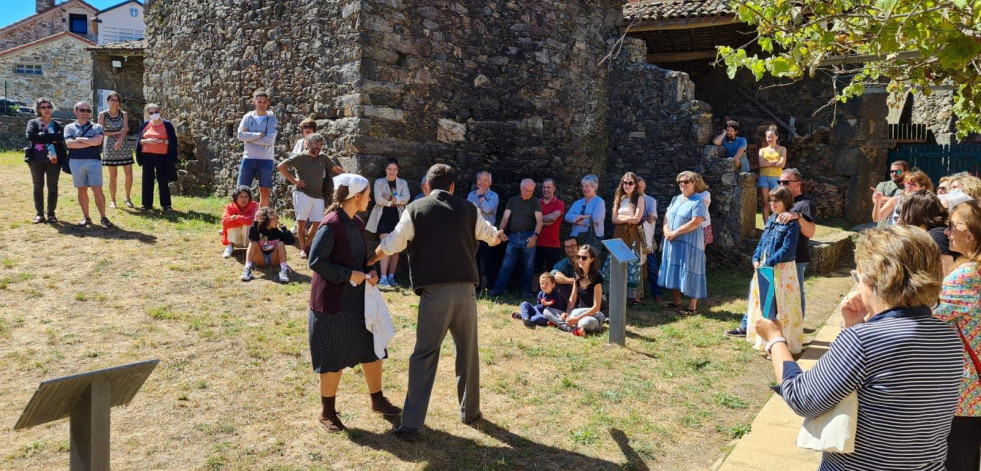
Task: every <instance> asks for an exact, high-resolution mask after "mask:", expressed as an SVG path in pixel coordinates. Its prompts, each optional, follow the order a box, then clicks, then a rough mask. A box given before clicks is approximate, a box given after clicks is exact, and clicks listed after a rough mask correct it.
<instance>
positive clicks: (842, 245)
mask: <svg viewBox="0 0 981 471" xmlns="http://www.w3.org/2000/svg"><path fill="white" fill-rule="evenodd" d="M857 235H858V234H856V233H854V232H851V231H840V232H836V233H834V234H832V235H829V236H824V237H820V238H815V239H811V241H810V246H811V262H810V263H809V264H808V265H807V271H808V272H811V273H814V272H816V273H820V274H821V275H823V276H827V275H830V274H831V273H832V272H834V271H835V269H837V268H838V267H839V266H841V265H844V264H849V263H852V261H853V258H854V255H855V237H856V236H857Z"/></svg>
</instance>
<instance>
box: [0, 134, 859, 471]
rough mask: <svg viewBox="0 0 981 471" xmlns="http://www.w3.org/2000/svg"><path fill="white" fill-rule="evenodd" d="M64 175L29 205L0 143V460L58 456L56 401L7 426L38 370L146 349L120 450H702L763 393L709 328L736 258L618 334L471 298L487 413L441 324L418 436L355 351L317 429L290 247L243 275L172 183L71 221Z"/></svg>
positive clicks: (708, 453) (408, 345)
mask: <svg viewBox="0 0 981 471" xmlns="http://www.w3.org/2000/svg"><path fill="white" fill-rule="evenodd" d="M137 173H139V172H137ZM64 177H67V175H63V178H62V180H61V189H62V190H61V194H62V197H61V201H60V203H59V211H58V214H59V216H60V217H61V218H62V220H63V222H62V223H60V224H59V225H57V226H52V225H38V226H35V225H32V224H30V222H29V221H30V218H31V217H33V211H32V210H33V207H32V203H31V198H30V179H29V174H28V172H27V169H26V168H25V166H24V164H23V163H21V162H20V161H19V159H18V157H17V155H16V154H12V153H6V154H0V201H3V202H4V203H5V205H6V207H7V210H6V211H5V213H6V214H7V217H6V218H5V219H4V222H2V223H0V235H2V237H0V371H3V372H4V373H3V375H4V377H3V381H2V384H0V410H2V411H3V415H2V420H0V435H2V439H0V468H3V469H31V470H34V469H58V468H64V466H65V465H66V463H67V462H68V453H67V450H68V423H67V421H66V420H63V421H59V422H56V423H53V424H48V425H44V426H40V427H36V428H34V429H30V430H26V431H20V432H13V431H12V427H13V424H14V422H15V421H16V420H17V417H18V416H19V414H20V412H21V410H22V408H23V406H24V405H25V404H26V403H27V401H28V400H29V399H30V397H31V394H32V393H33V391H34V388H35V387H36V385H37V383H38V382H40V381H41V380H43V379H47V378H54V377H59V376H63V375H68V374H73V373H78V372H83V371H88V370H92V369H97V368H103V367H109V366H114V365H120V364H125V363H129V362H133V361H138V360H145V359H151V358H159V359H160V360H161V363H160V365H159V366H158V367H157V370H156V371H155V372H154V373H153V375H151V376H150V379H149V380H148V381H147V383H146V385H145V386H144V388H143V390H142V391H141V392H140V394H139V395H137V397H136V399H135V400H134V402H133V403H132V404H131V405H130V406H128V407H123V408H117V409H114V410H113V423H112V427H113V428H112V433H113V439H112V453H113V464H114V466H115V467H116V469H276V470H287V469H388V470H401V469H468V470H469V469H582V470H591V469H671V470H704V469H707V468H709V467H710V466H711V464H712V463H713V462H714V461H715V460H717V459H718V458H719V457H720V456H722V455H723V454H724V453H725V452H726V450H727V444H729V443H730V441H731V440H732V439H733V438H734V437H738V436H740V435H741V434H742V433H745V431H746V430H747V428H748V425H747V424H749V423H750V422H751V421H752V418H753V417H754V415H755V414H756V411H757V410H758V408H759V407H760V406H761V405H762V403H763V402H764V400H765V399H766V398H767V397H769V394H770V393H769V391H768V390H767V389H766V387H765V386H766V385H767V384H768V383H770V381H771V380H772V373H771V371H770V366H769V364H768V363H767V362H765V361H764V360H762V359H761V358H759V356H758V355H757V354H756V353H755V352H754V351H752V350H751V349H750V348H749V346H748V345H747V344H746V343H745V342H740V341H733V340H725V339H723V338H722V336H721V335H720V333H721V332H722V331H723V330H724V329H727V328H730V327H732V325H733V324H734V323H735V322H736V321H738V318H739V315H740V314H739V313H740V312H741V311H742V310H743V309H744V308H745V301H744V300H742V297H743V296H745V292H746V287H747V286H748V282H747V280H748V275H747V274H738V275H733V274H723V273H713V274H712V275H711V276H710V281H709V283H710V286H709V288H710V292H711V293H713V298H712V299H711V300H710V302H709V303H706V304H705V305H704V306H706V307H709V306H711V307H710V308H708V309H705V310H706V312H707V313H706V314H705V315H703V316H697V317H693V318H686V319H680V318H677V317H675V316H673V315H671V314H670V313H667V312H661V311H660V310H658V309H655V308H652V307H651V306H650V305H645V308H644V309H641V310H635V311H631V313H630V315H629V318H628V323H629V327H628V341H627V348H623V349H621V348H610V347H608V346H607V345H606V342H605V338H604V337H598V336H597V337H590V338H586V339H580V338H576V337H573V336H571V335H567V334H562V333H560V332H558V331H557V330H555V329H536V330H534V331H532V330H527V329H525V328H524V327H522V326H520V325H519V323H516V322H515V321H512V320H510V319H509V318H508V314H509V313H510V312H511V311H512V310H513V309H514V306H513V305H508V304H496V303H493V302H489V301H486V300H482V301H481V302H480V306H479V313H480V314H479V315H480V321H479V329H480V330H479V331H480V342H481V346H480V355H481V374H482V388H481V389H482V401H483V404H482V410H483V413H484V416H485V418H486V419H487V420H486V421H485V422H483V423H482V424H481V425H479V426H478V427H476V428H471V427H468V426H465V425H463V424H461V423H459V421H458V415H457V413H456V412H455V411H456V405H455V389H454V387H455V386H454V377H453V361H452V360H453V359H452V357H453V346H452V342H451V341H449V340H448V341H447V342H446V343H444V346H443V350H442V357H443V361H442V362H441V364H440V371H439V376H438V378H437V381H436V386H435V390H434V395H433V398H432V402H431V406H430V414H429V417H428V419H427V424H428V426H429V427H430V428H429V429H428V430H425V431H424V439H423V441H422V442H421V443H419V444H415V445H409V444H404V443H401V442H399V441H396V440H394V439H392V438H390V437H389V436H388V435H387V434H386V432H387V431H388V430H389V429H390V427H391V426H390V424H388V423H387V422H385V421H383V420H382V419H380V418H378V417H376V416H373V415H372V414H369V413H368V409H367V404H368V396H367V393H366V391H365V386H364V381H363V378H361V375H360V372H359V371H357V370H355V371H349V372H347V373H346V374H345V376H344V379H343V381H342V384H341V388H340V394H339V397H338V403H339V404H338V408H339V409H340V410H341V411H342V412H343V417H344V419H345V424H347V425H348V426H349V427H350V428H351V430H350V431H349V432H348V433H345V434H337V435H328V434H326V433H324V432H323V431H322V430H321V429H320V428H319V427H318V426H317V424H316V422H315V421H314V417H315V415H316V413H317V412H318V410H319V400H318V394H317V380H316V376H315V375H314V374H312V373H311V369H310V366H309V357H308V353H307V351H308V348H307V338H306V321H307V314H306V313H307V310H306V307H305V306H306V302H307V298H308V290H309V283H308V281H309V276H310V271H309V269H308V268H306V267H305V266H304V264H302V263H300V261H299V260H292V266H293V267H294V269H295V270H296V272H297V275H298V276H297V277H296V278H297V279H295V280H294V281H293V282H292V283H290V284H286V285H283V284H280V283H277V282H274V281H273V280H274V278H275V273H273V272H268V273H266V274H265V276H262V275H260V276H258V277H257V279H256V280H254V281H252V282H250V283H242V282H240V281H239V280H238V275H239V274H240V272H241V268H242V258H241V255H239V258H238V259H237V260H236V259H230V260H223V259H221V258H220V253H221V246H220V245H219V243H218V238H217V235H216V231H217V229H218V227H219V224H218V222H217V221H218V218H219V215H220V210H221V207H222V206H223V204H224V201H223V200H221V199H216V198H211V199H192V198H180V197H178V198H175V203H174V206H175V207H176V208H177V212H176V213H174V214H172V215H167V216H164V215H162V214H159V213H158V214H150V215H141V214H138V213H130V212H127V211H125V210H122V209H117V210H110V211H111V214H110V217H111V218H112V219H113V221H114V222H115V223H116V224H117V225H118V226H119V228H117V229H114V230H110V231H107V230H105V229H102V228H101V227H92V228H88V229H78V228H76V227H74V225H73V223H74V222H75V221H77V220H78V219H80V211H79V209H78V206H77V203H76V198H75V195H74V189H73V188H72V187H71V181H70V178H64ZM136 188H139V182H137V186H136ZM136 193H139V191H138V190H137V191H136ZM121 199H122V198H120V201H121ZM135 199H136V200H137V201H136V203H137V205H138V206H139V204H140V202H139V196H138V195H137V196H135ZM93 211H94V208H93ZM93 214H95V213H93ZM289 255H290V256H291V257H295V255H296V251H295V250H294V249H290V251H289ZM809 284H810V287H811V292H812V293H815V294H816V295H815V296H812V297H811V300H810V306H811V309H810V311H811V312H812V313H827V312H830V310H831V308H832V307H833V306H834V305H835V304H836V303H837V300H838V298H839V297H840V296H841V295H842V294H844V292H845V291H846V290H847V288H848V283H847V280H845V279H844V278H831V279H812V280H810V281H809ZM386 296H387V298H388V301H389V303H390V306H391V308H392V311H393V315H394V321H395V324H396V328H397V334H396V336H395V338H394V339H393V341H392V344H391V346H390V349H389V353H390V360H388V361H387V362H386V366H385V368H386V373H385V389H386V391H387V394H388V396H389V397H390V398H392V399H393V402H395V403H397V404H399V403H401V401H402V398H403V397H404V393H405V383H406V365H407V358H408V356H409V354H410V352H411V349H412V346H413V342H414V330H413V329H414V327H415V307H416V303H417V297H416V296H414V295H412V294H411V293H408V292H405V291H402V292H399V293H394V292H393V293H388V294H387V295H386ZM824 317H825V316H824V315H812V316H811V318H810V319H808V326H809V327H813V326H815V325H818V324H819V323H820V322H823V319H824Z"/></svg>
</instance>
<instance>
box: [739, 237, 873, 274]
mask: <svg viewBox="0 0 981 471" xmlns="http://www.w3.org/2000/svg"><path fill="white" fill-rule="evenodd" d="M762 232H763V231H761V230H759V229H757V230H756V236H757V238H756V239H743V240H742V244H743V245H742V248H743V251H744V252H745V253H747V254H749V255H750V256H752V255H753V252H754V251H755V250H756V245H757V244H758V243H759V239H758V237H759V236H760V235H762ZM856 237H858V233H857V232H852V231H838V232H834V233H832V234H829V235H823V236H821V237H816V238H814V239H811V241H810V245H811V262H810V263H809V264H808V265H807V274H808V275H811V274H820V275H830V274H831V273H832V272H834V271H835V269H836V268H838V267H839V266H844V265H851V264H852V261H853V259H854V254H855V238H856Z"/></svg>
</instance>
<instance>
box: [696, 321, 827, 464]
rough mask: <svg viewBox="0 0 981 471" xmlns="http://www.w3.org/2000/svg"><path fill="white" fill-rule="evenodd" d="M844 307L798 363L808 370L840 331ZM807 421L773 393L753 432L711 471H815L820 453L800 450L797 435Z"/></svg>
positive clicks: (817, 336) (762, 410) (754, 423)
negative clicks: (797, 444)
mask: <svg viewBox="0 0 981 471" xmlns="http://www.w3.org/2000/svg"><path fill="white" fill-rule="evenodd" d="M841 321H842V317H841V306H840V305H839V307H838V308H837V309H835V312H834V313H833V314H831V316H830V317H828V320H827V321H825V323H824V327H822V328H821V330H819V331H818V333H817V335H815V336H814V340H813V341H811V343H810V346H808V347H807V349H805V350H804V352H803V353H802V354H801V357H800V359H798V360H797V364H799V365H800V367H801V369H803V370H805V371H806V370H809V369H810V368H811V367H812V366H814V363H816V362H817V360H818V358H821V355H823V354H824V352H826V351H828V346H829V345H830V344H831V341H833V340H834V339H835V337H837V336H838V333H839V332H841V327H840V323H841ZM803 423H804V418H803V417H800V416H798V415H797V414H795V413H794V412H793V411H792V410H790V407H787V404H786V403H785V402H784V401H783V399H782V398H781V397H780V396H778V395H776V394H774V395H773V396H772V397H770V400H768V401H767V402H766V404H764V405H763V408H762V409H761V410H760V413H759V415H757V416H756V419H754V420H753V424H752V429H751V430H750V432H749V433H747V434H746V435H744V436H743V438H742V439H740V440H739V442H738V443H737V444H736V447H735V448H733V449H732V451H731V452H730V453H729V455H728V456H726V457H725V458H722V459H721V460H720V462H718V463H716V465H715V466H713V468H712V469H714V470H717V471H773V470H778V469H779V470H781V471H814V470H816V469H818V467H819V466H820V464H821V452H818V451H812V450H806V449H803V448H797V446H796V445H795V443H796V441H797V433H798V432H800V427H801V425H802V424H803Z"/></svg>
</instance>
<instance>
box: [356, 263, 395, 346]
mask: <svg viewBox="0 0 981 471" xmlns="http://www.w3.org/2000/svg"><path fill="white" fill-rule="evenodd" d="M364 326H365V328H367V329H368V331H369V332H371V334H372V335H373V336H374V338H375V355H377V356H378V358H384V357H385V347H387V346H388V342H389V341H390V340H392V337H393V336H395V326H394V325H393V324H392V317H391V316H389V314H388V306H387V305H385V298H383V297H382V294H381V291H378V287H377V286H372V285H371V283H368V282H367V281H365V285H364Z"/></svg>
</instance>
